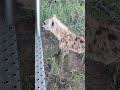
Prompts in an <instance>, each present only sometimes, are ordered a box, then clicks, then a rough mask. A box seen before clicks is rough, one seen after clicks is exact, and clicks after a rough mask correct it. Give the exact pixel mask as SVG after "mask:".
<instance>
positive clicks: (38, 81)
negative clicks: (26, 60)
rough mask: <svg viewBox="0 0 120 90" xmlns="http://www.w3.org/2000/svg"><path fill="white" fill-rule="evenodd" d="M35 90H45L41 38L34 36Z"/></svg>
mask: <svg viewBox="0 0 120 90" xmlns="http://www.w3.org/2000/svg"><path fill="white" fill-rule="evenodd" d="M35 90H46V84H45V70H44V59H43V49H42V41H41V37H38V35H37V34H35Z"/></svg>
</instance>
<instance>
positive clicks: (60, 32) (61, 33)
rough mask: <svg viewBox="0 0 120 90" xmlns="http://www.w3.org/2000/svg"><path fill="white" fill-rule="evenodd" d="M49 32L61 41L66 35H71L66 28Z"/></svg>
mask: <svg viewBox="0 0 120 90" xmlns="http://www.w3.org/2000/svg"><path fill="white" fill-rule="evenodd" d="M51 32H52V33H53V34H54V35H55V36H56V37H57V38H58V40H61V39H62V38H64V37H65V36H66V35H69V34H71V32H70V31H69V30H68V28H67V29H62V28H56V29H54V30H51Z"/></svg>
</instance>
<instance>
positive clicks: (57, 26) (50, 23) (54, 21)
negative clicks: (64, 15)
mask: <svg viewBox="0 0 120 90" xmlns="http://www.w3.org/2000/svg"><path fill="white" fill-rule="evenodd" d="M42 27H43V28H44V29H45V30H49V31H52V32H53V31H55V30H67V29H68V28H67V27H66V26H65V25H64V24H63V23H62V22H61V21H60V20H59V19H58V18H57V16H56V15H55V14H53V17H52V18H50V19H47V20H45V21H44V22H43V23H42Z"/></svg>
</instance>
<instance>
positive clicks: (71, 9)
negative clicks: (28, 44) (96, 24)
mask: <svg viewBox="0 0 120 90" xmlns="http://www.w3.org/2000/svg"><path fill="white" fill-rule="evenodd" d="M50 1H51V2H50ZM53 14H55V15H56V16H57V17H58V18H59V19H60V20H61V21H62V22H63V23H64V24H65V25H66V26H67V27H68V28H69V29H70V30H71V31H72V32H73V33H76V34H77V35H83V36H84V34H85V19H84V17H85V3H81V2H79V0H41V21H44V20H46V19H48V18H51V17H52V16H53ZM43 32H44V33H47V34H46V35H45V37H49V40H50V41H51V43H53V44H54V45H55V46H56V45H57V46H58V40H57V39H56V38H55V37H54V35H53V34H51V33H50V32H47V31H43ZM58 52H59V48H58V47H54V48H52V49H51V48H50V49H48V50H47V51H46V52H44V55H45V57H44V58H45V65H48V64H50V66H51V69H53V70H51V71H49V72H48V71H47V70H46V71H47V73H48V74H49V75H48V81H50V82H51V85H50V88H49V90H67V89H66V87H69V86H67V84H68V83H70V84H69V85H70V87H71V88H72V90H78V85H79V81H80V79H81V74H80V73H79V72H73V73H72V74H71V73H70V72H66V71H64V70H63V73H62V75H61V68H62V69H63V68H64V67H62V66H61V64H60V62H59V61H58V57H57V56H56V54H57V53H58ZM48 59H49V60H50V61H49V60H48ZM61 63H62V64H63V66H64V65H66V64H67V61H66V60H64V59H63V60H61ZM51 72H52V73H51ZM69 78H71V79H70V80H69ZM61 83H62V84H61ZM63 83H64V84H63Z"/></svg>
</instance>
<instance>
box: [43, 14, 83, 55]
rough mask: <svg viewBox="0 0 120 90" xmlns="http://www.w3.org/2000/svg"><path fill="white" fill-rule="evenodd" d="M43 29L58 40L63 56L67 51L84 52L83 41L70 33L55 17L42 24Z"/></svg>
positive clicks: (80, 37)
mask: <svg viewBox="0 0 120 90" xmlns="http://www.w3.org/2000/svg"><path fill="white" fill-rule="evenodd" d="M42 27H43V28H45V29H46V30H49V31H50V32H52V33H53V34H54V35H55V36H56V37H57V38H58V40H59V47H60V49H61V51H62V53H63V54H64V55H66V54H68V53H69V51H74V52H77V53H84V52H85V39H84V38H83V37H82V36H77V35H75V34H74V33H72V32H71V31H70V30H69V29H68V27H66V26H65V25H64V24H63V23H62V22H61V21H60V20H59V19H58V18H57V17H56V16H55V15H53V17H52V18H50V19H47V20H45V21H44V23H43V26H42Z"/></svg>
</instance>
